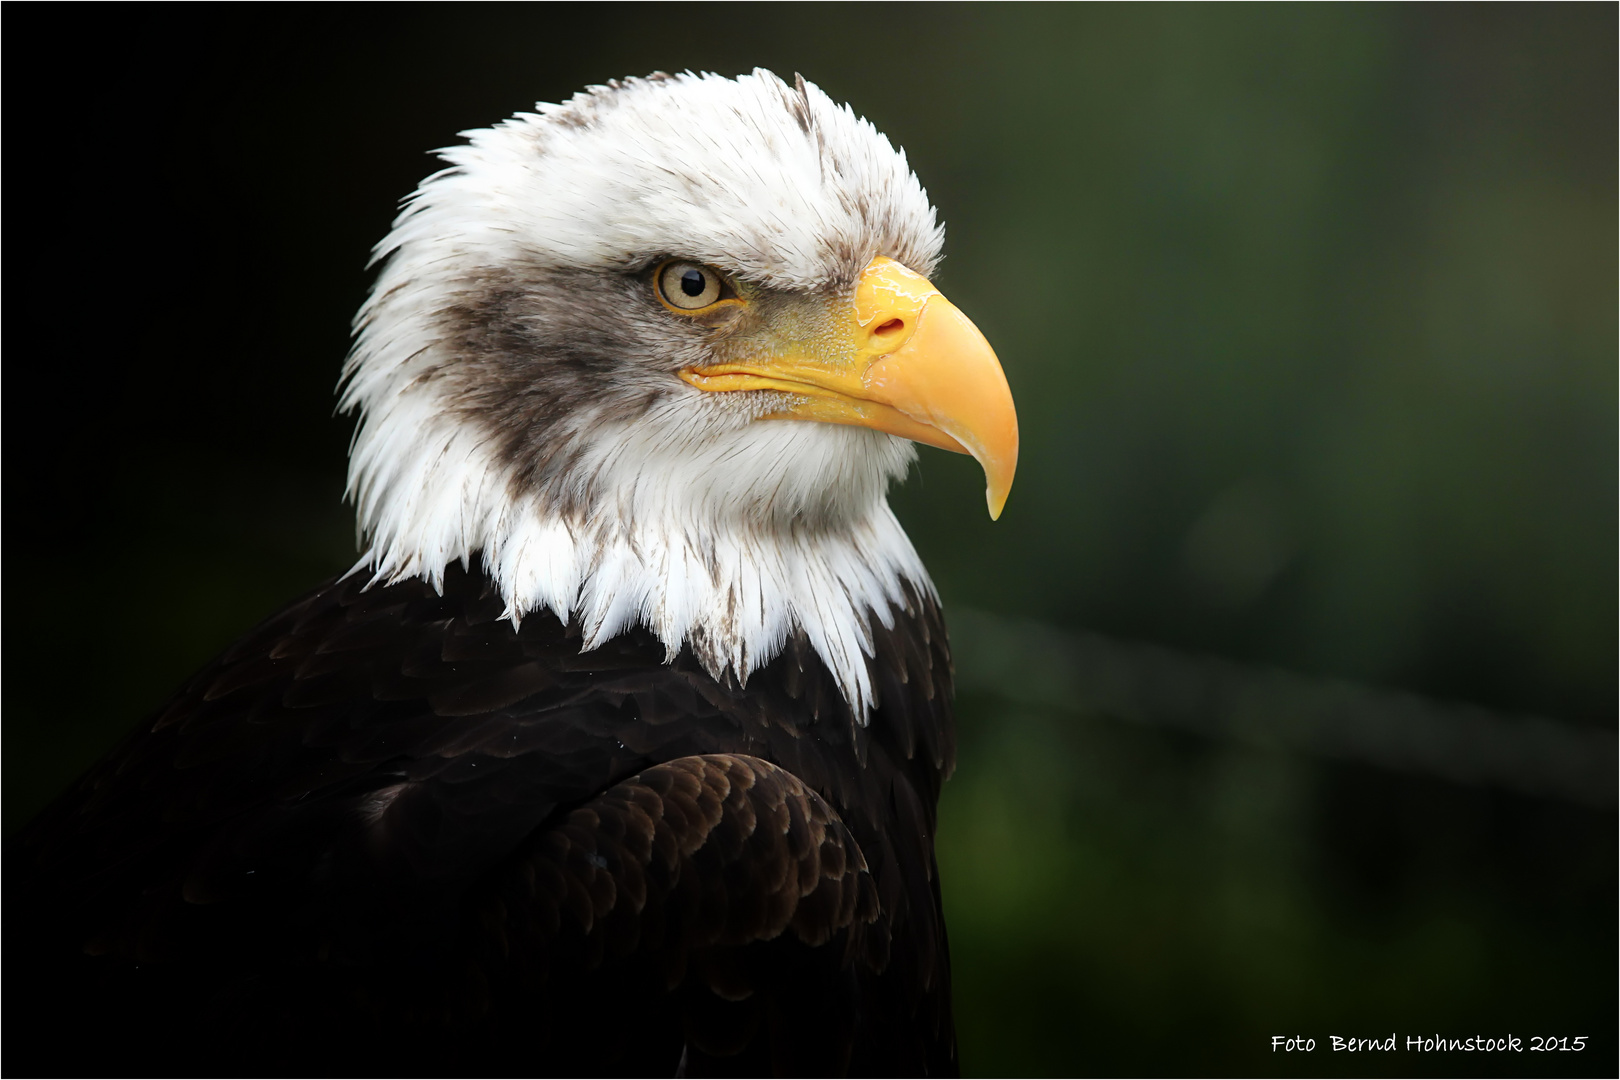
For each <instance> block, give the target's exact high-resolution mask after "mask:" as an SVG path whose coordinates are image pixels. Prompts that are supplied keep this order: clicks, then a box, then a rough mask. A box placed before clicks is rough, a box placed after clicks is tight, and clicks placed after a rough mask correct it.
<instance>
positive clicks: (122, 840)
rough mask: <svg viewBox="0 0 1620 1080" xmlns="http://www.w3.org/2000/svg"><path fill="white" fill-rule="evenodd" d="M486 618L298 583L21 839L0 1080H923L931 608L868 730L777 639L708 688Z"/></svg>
mask: <svg viewBox="0 0 1620 1080" xmlns="http://www.w3.org/2000/svg"><path fill="white" fill-rule="evenodd" d="M501 609H502V604H501V601H500V599H499V598H498V596H497V595H496V593H495V591H494V589H493V587H492V584H491V582H490V580H489V579H488V578H487V576H486V575H485V574H484V573H483V572H482V570H481V568H479V567H476V566H475V567H474V569H473V570H472V572H463V571H460V570H459V568H458V569H455V570H452V572H451V574H450V576H449V578H448V580H447V581H446V583H445V590H444V594H443V595H442V596H439V595H435V593H434V592H433V590H432V589H431V588H429V587H428V586H426V585H424V584H423V583H421V582H419V581H414V580H411V581H405V582H402V583H399V584H396V585H393V586H390V587H386V588H374V589H371V590H369V591H366V590H363V589H362V588H361V582H360V581H359V580H357V579H356V578H350V579H348V580H345V581H339V582H334V583H331V584H329V585H327V586H325V587H323V588H321V589H319V590H317V591H316V592H315V593H313V594H311V595H310V596H308V597H306V598H305V599H303V600H301V601H299V602H298V603H296V604H294V605H292V606H291V607H289V608H287V609H286V610H285V611H283V612H281V613H280V614H278V615H277V616H275V617H274V618H272V619H270V620H269V621H268V622H266V623H265V624H263V625H262V626H260V627H259V628H258V629H256V630H255V631H253V632H252V633H250V634H249V635H247V636H246V637H245V638H244V639H243V640H242V641H241V642H240V643H238V644H237V645H235V646H233V647H232V648H231V649H230V650H228V651H227V652H226V653H225V654H224V655H222V656H221V657H220V658H219V659H218V660H216V661H215V662H214V663H212V664H210V665H209V666H208V667H206V668H205V669H204V670H203V671H201V672H200V673H199V674H198V675H197V676H196V677H195V678H194V679H193V680H192V681H191V682H190V684H189V685H188V686H187V687H186V688H185V689H184V690H182V691H181V692H180V693H179V694H177V695H176V696H175V697H174V698H173V699H172V700H171V701H169V702H168V703H167V704H166V705H165V706H163V707H162V708H161V709H159V710H158V712H157V713H156V715H155V716H154V717H153V718H152V719H151V720H150V721H148V722H147V723H145V724H144V725H143V726H142V727H141V729H140V730H139V731H138V732H137V733H136V734H135V735H134V736H133V737H132V738H131V739H130V740H129V741H128V742H126V743H125V744H124V745H123V746H122V747H120V748H119V749H118V750H116V751H115V752H114V753H113V754H111V755H110V756H109V757H108V758H107V759H106V760H105V761H104V762H103V763H102V764H101V765H100V766H98V767H97V768H96V769H94V770H92V771H91V773H89V774H88V775H87V776H86V777H85V778H84V779H83V780H82V781H80V782H79V783H78V784H77V785H76V786H75V787H74V788H73V789H72V790H71V791H70V792H69V793H68V794H67V795H65V796H64V797H63V798H62V799H61V800H60V801H58V802H57V803H56V805H54V806H53V807H51V808H50V809H49V810H48V811H47V812H46V813H45V814H43V815H42V816H41V817H40V818H39V819H38V820H37V821H35V822H34V823H33V824H32V825H31V826H30V827H29V828H28V829H26V830H25V831H24V832H23V833H22V834H21V836H20V837H19V838H18V839H17V840H16V841H14V842H13V843H12V844H11V845H10V847H9V848H8V855H7V867H6V881H7V889H8V895H7V900H8V904H7V919H6V927H7V960H8V968H7V973H8V975H9V976H10V979H9V981H8V985H9V986H10V987H11V988H12V989H13V992H12V994H10V995H9V996H8V1004H7V1010H8V1024H7V1040H6V1049H5V1054H6V1067H7V1069H8V1071H13V1072H42V1073H54V1074H68V1073H78V1072H91V1073H94V1072H108V1073H136V1072H142V1071H148V1070H165V1071H174V1072H178V1073H182V1074H183V1073H187V1072H205V1071H206V1072H211V1071H216V1070H219V1069H220V1065H219V1063H220V1062H221V1061H232V1062H237V1063H239V1068H236V1069H227V1070H225V1071H246V1072H260V1071H264V1072H272V1071H277V1072H281V1071H284V1072H292V1073H302V1072H317V1071H322V1072H324V1071H337V1072H372V1073H383V1072H404V1073H407V1074H414V1073H427V1072H437V1071H441V1070H449V1071H452V1072H460V1073H464V1074H471V1073H491V1074H504V1073H528V1074H548V1073H549V1074H568V1073H578V1072H586V1073H603V1072H605V1073H636V1072H647V1073H653V1074H660V1073H661V1074H663V1075H670V1074H673V1073H674V1072H675V1071H676V1068H677V1066H678V1065H679V1064H680V1062H681V1061H682V1060H683V1059H684V1061H685V1068H686V1070H687V1073H688V1074H689V1075H700V1074H705V1073H708V1074H715V1073H735V1074H755V1075H759V1074H784V1073H795V1072H796V1073H818V1074H829V1073H841V1072H846V1071H847V1072H852V1073H866V1074H876V1073H888V1072H898V1073H924V1072H927V1073H938V1072H950V1071H954V1064H955V1063H954V1040H953V1035H952V1027H951V1020H950V1012H949V974H948V960H947V953H946V944H945V935H944V927H943V923H942V921H941V918H940V911H939V906H938V891H937V882H936V876H935V870H934V860H933V845H932V836H933V825H934V803H935V800H936V798H937V795H938V790H939V784H940V782H941V780H942V778H943V776H944V775H945V773H946V772H947V771H948V770H949V768H950V764H951V756H952V743H951V738H952V736H951V726H950V715H949V708H948V701H949V697H950V674H949V671H950V665H949V656H948V652H947V648H946V644H945V636H944V633H943V627H942V624H941V622H940V619H939V613H938V611H937V610H936V609H935V608H934V607H933V605H932V604H931V603H929V602H927V601H926V600H924V599H922V598H921V597H917V596H913V597H912V598H911V608H910V610H909V611H905V612H897V613H896V615H897V616H898V617H897V618H896V619H895V622H894V629H893V630H892V631H884V630H883V629H882V628H881V627H876V629H877V631H878V641H877V654H876V656H875V657H874V658H873V659H872V661H871V663H872V670H873V672H874V676H875V677H876V678H877V679H878V687H879V704H878V709H877V711H876V712H875V714H874V715H873V717H872V720H871V723H870V724H869V725H867V726H861V725H859V724H856V723H854V721H853V718H852V716H851V714H850V711H849V708H848V706H847V705H846V704H845V702H844V700H843V698H842V697H841V696H840V694H839V693H838V690H837V687H836V686H835V685H834V684H833V682H832V680H831V678H830V677H829V676H828V674H827V672H826V671H825V669H824V667H823V666H822V665H821V664H820V662H819V660H818V659H817V657H816V655H815V653H814V652H813V651H812V650H810V649H809V648H808V647H807V646H806V645H805V644H804V643H803V642H802V641H795V642H790V643H789V646H788V647H787V648H786V649H785V650H784V651H783V653H782V655H780V656H779V657H777V658H776V659H775V660H774V661H772V662H771V664H769V665H768V666H767V667H766V668H765V669H764V670H762V671H760V672H757V673H756V674H755V675H754V676H753V677H752V678H751V679H750V680H749V683H748V686H747V688H746V689H744V688H742V687H738V686H735V685H724V684H722V683H720V682H717V681H716V680H715V679H714V678H712V677H711V676H710V675H708V674H707V673H706V672H705V671H704V670H703V668H702V667H701V665H699V664H697V663H696V662H695V661H694V660H693V658H692V657H691V656H690V655H689V654H683V655H682V656H681V657H679V658H677V659H676V661H675V662H674V663H672V664H665V663H664V662H663V659H664V650H663V646H662V645H661V644H659V643H658V642H657V641H656V640H655V639H653V638H652V636H651V635H650V634H647V633H645V632H635V633H628V634H624V635H621V636H620V637H618V638H615V639H614V640H613V641H612V642H610V643H609V645H608V646H607V647H605V648H602V649H598V650H595V651H593V652H588V653H584V654H581V653H580V652H579V638H578V630H577V628H573V627H565V626H563V625H561V624H560V623H558V622H557V620H556V619H554V618H552V617H550V616H549V615H535V616H531V617H530V618H528V619H526V620H524V621H523V623H522V626H521V629H518V630H514V629H513V627H512V625H511V623H510V622H509V621H505V620H502V619H501V618H500V614H501ZM25 986H26V987H28V988H29V992H28V993H26V994H23V993H19V992H18V988H20V987H25Z"/></svg>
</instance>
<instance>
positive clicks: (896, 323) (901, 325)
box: [872, 319, 906, 337]
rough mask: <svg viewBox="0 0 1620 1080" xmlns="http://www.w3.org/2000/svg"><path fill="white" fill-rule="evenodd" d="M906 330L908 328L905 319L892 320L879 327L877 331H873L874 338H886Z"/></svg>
mask: <svg viewBox="0 0 1620 1080" xmlns="http://www.w3.org/2000/svg"><path fill="white" fill-rule="evenodd" d="M905 328H906V323H905V320H904V319H890V320H889V321H888V322H886V323H884V324H883V325H882V326H880V327H878V328H877V329H876V330H873V331H872V336H873V337H884V336H886V335H889V334H898V333H899V332H900V331H902V330H904V329H905Z"/></svg>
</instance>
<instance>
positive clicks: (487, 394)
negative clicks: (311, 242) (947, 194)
mask: <svg viewBox="0 0 1620 1080" xmlns="http://www.w3.org/2000/svg"><path fill="white" fill-rule="evenodd" d="M465 135H466V138H467V140H468V141H467V142H466V143H465V144H463V145H460V146H456V147H453V148H450V149H447V150H443V151H440V156H441V157H442V159H443V160H444V162H445V168H443V169H442V170H440V171H439V172H436V173H434V174H433V175H432V176H429V177H428V178H427V179H426V180H424V181H423V182H422V183H421V185H420V186H418V188H417V189H416V191H415V192H414V193H413V194H412V195H411V196H410V197H409V198H408V199H407V200H406V201H405V204H404V207H403V209H402V210H401V212H400V214H399V216H398V217H397V219H396V220H395V222H394V225H393V229H392V231H391V232H390V233H389V234H388V236H387V237H386V238H385V239H384V240H383V241H382V242H381V243H380V244H378V245H377V247H376V249H375V251H374V256H373V262H374V263H380V264H381V270H380V271H379V273H378V275H377V279H376V283H375V285H374V286H373V288H372V291H371V294H370V297H369V298H368V300H367V301H366V303H365V304H364V306H363V307H362V308H361V310H360V312H359V314H358V315H357V316H356V319H355V343H354V348H353V350H352V352H351V354H350V356H349V359H348V361H347V363H346V365H345V367H344V377H343V384H342V408H343V409H345V410H349V411H358V413H359V424H358V427H357V429H356V432H355V437H354V442H353V446H352V449H351V454H350V465H349V497H350V498H351V499H352V500H353V501H354V503H355V505H356V509H357V513H358V517H359V527H360V532H361V536H362V547H363V549H364V555H363V556H362V559H361V563H360V567H363V568H365V569H367V570H369V571H370V572H371V573H372V574H373V575H374V578H375V580H377V581H394V580H398V579H400V578H403V577H407V576H419V577H422V578H425V579H427V580H428V581H430V582H433V583H434V584H435V585H437V584H439V583H441V582H442V579H443V574H444V571H445V568H446V566H448V565H449V563H451V562H452V561H458V560H459V561H461V562H463V563H464V564H470V562H471V560H472V559H473V557H474V556H481V558H482V560H483V563H484V566H485V567H486V569H487V571H488V573H490V574H491V575H492V576H493V578H494V580H495V582H496V584H497V586H498V588H499V589H500V592H501V595H502V597H503V599H504V601H505V603H506V614H507V616H508V617H509V618H511V619H512V620H513V621H514V622H517V621H518V620H520V619H521V618H523V616H524V615H526V614H528V613H530V612H534V611H537V610H540V609H549V610H550V611H551V612H553V613H554V614H555V615H556V616H557V617H558V618H560V619H562V620H563V621H565V622H567V621H569V620H570V619H577V620H578V622H579V625H580V627H581V629H582V632H583V636H584V647H585V648H587V649H589V648H593V647H596V646H599V645H600V644H602V643H603V642H605V641H606V640H608V639H609V638H611V637H612V636H614V635H615V634H618V633H620V632H621V631H623V630H625V629H626V628H628V627H630V626H632V625H634V624H637V623H640V624H642V625H645V626H646V627H648V628H649V629H651V630H652V631H653V632H654V633H656V634H657V635H658V637H659V639H660V640H661V641H662V642H663V644H664V646H665V648H666V649H667V650H668V656H669V657H670V658H671V659H673V658H674V657H675V656H676V655H678V654H679V652H680V650H681V649H682V648H683V647H690V648H691V649H692V650H693V652H694V654H695V655H696V656H697V657H698V658H699V660H700V661H701V662H702V663H703V665H704V666H705V667H706V668H707V669H708V670H709V671H710V672H711V673H712V674H714V675H715V676H716V677H722V676H727V677H734V678H736V679H738V680H746V679H747V677H748V674H749V672H750V671H751V670H753V669H755V668H757V667H758V666H760V665H761V664H763V663H765V662H767V661H768V660H769V659H770V658H771V657H772V656H773V655H775V653H776V652H778V651H779V650H780V649H781V647H782V644H783V642H784V641H785V640H786V639H787V637H788V635H790V634H793V633H799V632H802V633H804V634H805V635H807V637H808V638H809V641H810V644H811V645H812V646H813V647H814V648H815V649H816V651H817V652H818V653H819V654H820V656H821V658H822V659H823V660H824V661H825V662H826V663H827V665H828V666H829V668H830V669H831V670H832V671H833V673H834V675H835V677H836V678H837V679H838V681H839V684H840V686H841V688H842V690H843V692H844V694H845V697H846V698H847V699H848V701H849V703H850V705H851V707H852V709H853V710H854V712H855V714H856V716H857V717H864V716H865V714H866V711H867V709H868V708H869V706H870V704H871V697H872V695H871V687H870V678H869V673H868V671H867V664H866V657H867V656H869V655H870V654H871V652H872V640H871V630H870V627H871V622H872V620H873V619H876V620H878V621H879V622H882V623H884V624H885V625H887V624H889V622H890V620H891V619H892V618H893V611H894V610H896V609H898V608H901V607H903V606H904V605H905V603H906V586H907V585H908V584H909V585H910V586H911V587H912V588H913V589H915V590H918V591H920V592H922V593H923V594H926V595H929V596H931V595H932V586H931V585H930V584H929V582H928V577H927V573H926V571H924V569H923V567H922V565H921V563H920V561H919V560H918V558H917V555H916V553H915V551H914V549H913V548H912V546H911V544H910V542H909V540H908V539H907V538H906V536H905V534H904V532H903V531H902V530H901V528H900V526H899V524H898V522H896V520H895V518H894V516H893V514H892V512H891V511H890V509H889V507H888V503H887V500H886V491H887V487H888V484H889V483H890V481H892V480H895V479H898V478H900V477H901V476H903V475H904V473H905V471H906V469H907V467H908V466H909V465H910V463H911V461H912V460H913V459H914V457H915V451H914V449H913V446H912V442H913V441H919V442H926V443H930V444H932V445H935V446H939V447H943V448H945V449H948V450H954V451H958V452H965V453H971V454H972V455H973V456H974V457H976V458H977V459H978V460H979V462H980V463H981V464H982V465H983V466H984V470H985V475H986V480H987V497H988V500H989V505H990V512H991V515H992V516H996V515H998V514H999V513H1000V511H1001V507H1002V504H1003V503H1004V501H1005V499H1006V496H1007V491H1008V488H1009V487H1010V485H1011V482H1012V476H1013V470H1014V467H1015V465H1016V461H1017V452H1018V429H1017V420H1016V417H1015V415H1014V412H1013V406H1012V398H1011V394H1010V393H1009V391H1008V388H1007V382H1006V378H1005V377H1004V375H1003V374H1002V371H1001V367H1000V365H999V364H998V362H997V360H996V357H995V354H994V353H993V352H992V351H991V349H990V346H989V345H988V344H987V343H986V342H985V340H984V338H983V336H982V335H981V334H979V332H978V330H977V329H976V328H974V326H973V324H972V323H971V322H969V321H968V319H967V318H966V317H965V316H964V315H962V314H961V312H960V311H958V310H957V309H956V308H955V307H954V306H952V305H951V304H950V302H949V301H947V300H946V299H945V298H944V297H943V296H942V295H941V294H940V293H939V291H938V290H937V289H935V288H934V287H933V286H932V285H931V284H930V283H929V280H928V278H929V275H930V274H931V273H932V272H933V270H934V268H935V266H936V265H937V263H938V261H939V258H940V248H941V245H942V242H943V238H944V234H943V229H942V228H941V226H940V225H939V223H938V221H937V218H936V214H935V211H934V208H933V207H932V206H931V205H930V203H929V200H928V196H927V194H926V193H925V192H924V190H923V188H922V186H921V184H919V183H918V181H917V179H916V177H915V176H914V175H913V174H912V172H911V170H910V168H909V166H908V165H907V164H906V159H905V155H904V154H903V153H902V152H900V151H897V150H895V149H894V148H893V147H892V146H891V145H890V144H889V142H888V140H887V139H886V138H884V136H883V135H882V134H880V133H879V132H878V131H877V130H876V129H875V128H874V127H873V126H872V125H871V124H870V123H868V122H866V121H865V120H862V119H859V118H858V117H856V115H855V114H854V113H853V112H852V111H851V110H850V109H849V108H848V107H847V106H844V107H840V106H838V105H836V104H835V103H833V102H832V101H831V100H830V99H829V98H828V97H827V96H826V95H825V94H824V93H822V92H821V91H820V90H819V89H818V88H816V87H815V86H813V85H811V84H810V83H807V82H805V81H804V80H803V79H802V78H801V79H798V80H797V82H796V85H793V86H789V85H788V84H786V83H784V82H783V81H782V80H780V79H778V78H777V77H776V76H774V75H772V74H771V73H770V72H767V71H763V70H757V71H755V72H754V73H753V74H751V75H745V76H742V77H740V78H737V79H726V78H721V77H718V76H713V75H701V76H698V75H691V74H687V75H676V76H667V75H662V74H659V75H653V76H650V77H648V78H645V79H629V80H626V81H623V82H613V83H610V84H608V85H607V86H599V87H593V88H591V89H590V90H587V91H585V92H583V93H581V94H579V95H577V96H575V97H574V98H573V99H572V100H571V101H568V102H566V103H564V104H561V105H540V106H538V107H537V108H536V111H535V112H533V113H523V114H519V115H517V116H515V117H513V118H512V119H510V120H507V121H505V122H504V123H501V124H498V125H496V126H494V127H491V128H488V129H484V130H478V131H472V132H467V133H465Z"/></svg>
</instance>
